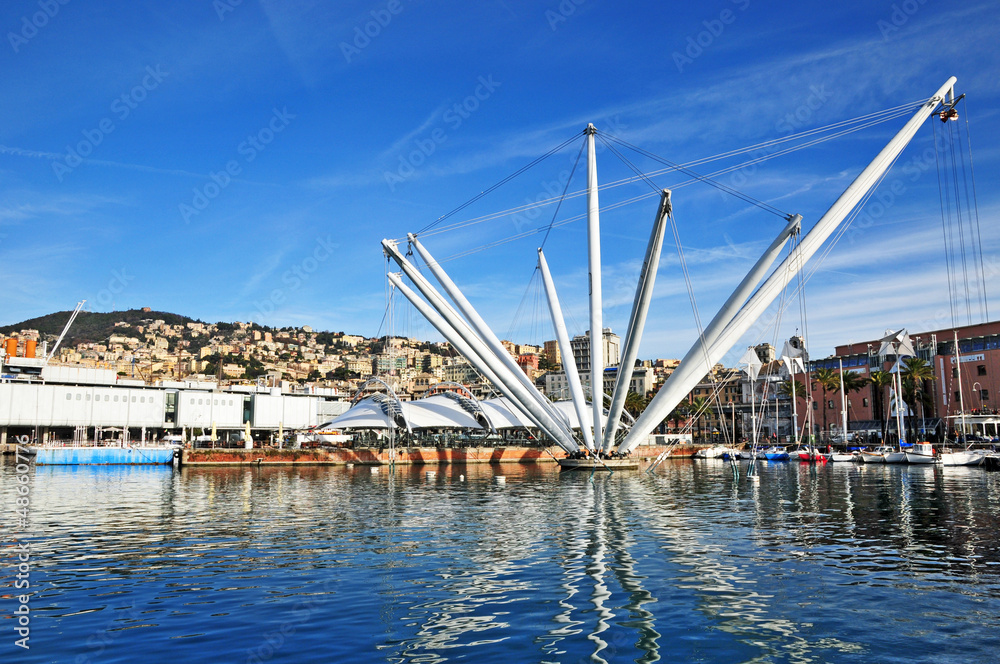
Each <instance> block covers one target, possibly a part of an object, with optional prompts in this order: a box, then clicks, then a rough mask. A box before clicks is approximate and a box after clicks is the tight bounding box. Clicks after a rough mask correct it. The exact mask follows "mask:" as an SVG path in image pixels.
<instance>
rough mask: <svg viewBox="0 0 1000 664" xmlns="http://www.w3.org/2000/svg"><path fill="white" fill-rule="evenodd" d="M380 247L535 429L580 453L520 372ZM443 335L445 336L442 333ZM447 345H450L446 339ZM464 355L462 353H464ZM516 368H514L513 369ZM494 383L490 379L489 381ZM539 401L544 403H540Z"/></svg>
mask: <svg viewBox="0 0 1000 664" xmlns="http://www.w3.org/2000/svg"><path fill="white" fill-rule="evenodd" d="M382 247H383V248H384V249H385V252H386V254H388V255H389V256H391V257H392V259H393V260H395V261H396V263H397V264H398V265H399V266H400V267H401V268H402V269H403V272H404V273H405V274H406V276H407V277H408V278H409V279H410V281H411V282H413V285H414V286H416V288H417V290H418V291H420V293H421V294H422V295H423V296H424V297H426V298H427V301H428V302H429V303H430V306H431V307H433V308H434V310H435V311H437V312H438V314H440V315H441V316H442V317H443V318H444V319H445V321H447V323H448V325H449V326H450V327H451V328H453V329H454V332H455V334H456V335H457V336H458V337H460V338H461V339H462V340H463V341H464V342H465V344H466V346H467V347H469V348H470V349H471V351H472V352H473V354H474V356H475V357H477V358H478V359H479V361H481V362H482V363H483V364H485V366H487V367H489V369H490V370H491V371H492V373H493V375H494V377H495V378H496V379H497V381H498V382H495V383H494V384H495V385H496V386H497V387H498V388H501V390H502V391H504V393H505V395H506V394H508V393H509V394H512V395H513V399H512V400H514V401H515V402H516V403H517V404H518V405H519V406H520V407H521V408H522V409H523V410H524V411H526V414H530V415H531V416H532V417H531V420H532V421H533V422H534V423H535V424H536V425H538V427H539V428H540V429H542V431H544V432H545V434H546V435H548V436H549V437H550V438H551V439H552V440H554V441H555V442H556V443H558V444H559V446H560V447H562V448H563V449H565V450H567V451H569V452H575V451H577V450H578V449H579V446H578V445H577V444H576V442H575V441H574V440H573V431H572V429H570V427H569V424H568V423H566V422H564V421H562V420H561V419H560V418H559V417H557V416H553V415H552V413H551V411H552V410H554V409H553V407H552V405H551V403H549V402H548V401H547V400H544V397H542V396H541V394H539V393H538V390H536V389H535V388H534V386H531V387H530V389H528V388H526V387H525V386H524V385H522V384H521V383H520V382H519V380H518V376H517V374H518V373H520V374H521V375H522V376H523V375H524V374H523V372H522V371H521V370H520V369H517V370H516V372H512V371H511V370H510V369H508V368H507V367H506V366H505V365H504V363H503V362H502V361H501V360H500V359H499V358H497V356H496V355H495V354H494V353H493V352H492V351H491V350H490V349H489V348H488V347H487V346H486V344H485V343H483V341H482V340H481V339H480V338H479V337H477V336H476V334H475V332H474V331H473V330H472V329H471V328H470V327H469V325H468V324H467V323H466V322H465V321H464V320H462V318H461V317H460V316H459V315H458V313H457V312H456V311H455V310H454V309H452V308H451V306H450V305H449V304H448V303H447V302H446V301H445V299H444V298H443V297H442V296H441V294H440V293H438V291H437V289H435V288H434V286H432V285H431V284H430V282H428V281H427V279H425V278H424V276H423V275H422V274H420V272H419V271H418V270H417V269H416V268H415V267H414V266H413V264H412V263H410V262H409V261H408V260H406V258H405V257H403V255H402V254H401V253H399V249H398V247H396V243H395V242H393V241H392V240H382ZM442 334H444V332H443V331H442ZM449 341H451V340H450V339H449ZM463 354H464V353H463ZM466 358H467V359H468V360H469V361H470V362H471V361H473V357H472V356H468V355H466ZM515 366H516V365H515ZM492 380H493V379H491V381H492ZM540 401H544V404H543V403H540Z"/></svg>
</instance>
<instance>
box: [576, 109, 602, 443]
mask: <svg viewBox="0 0 1000 664" xmlns="http://www.w3.org/2000/svg"><path fill="white" fill-rule="evenodd" d="M596 133H597V129H595V128H594V125H593V124H588V125H587V265H588V274H589V284H590V402H591V406H592V408H593V412H594V441H595V443H596V441H599V440H601V439H602V437H603V435H602V431H603V427H602V420H603V416H604V327H603V325H604V322H603V312H602V307H603V306H604V304H603V298H602V295H601V217H600V205H599V203H598V198H597V150H596V148H595V146H594V134H596ZM580 426H581V427H583V426H585V425H584V424H583V422H581V423H580Z"/></svg>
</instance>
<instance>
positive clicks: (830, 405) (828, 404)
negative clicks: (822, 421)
mask: <svg viewBox="0 0 1000 664" xmlns="http://www.w3.org/2000/svg"><path fill="white" fill-rule="evenodd" d="M826 407H827V408H833V399H830V400H829V401H827V402H826Z"/></svg>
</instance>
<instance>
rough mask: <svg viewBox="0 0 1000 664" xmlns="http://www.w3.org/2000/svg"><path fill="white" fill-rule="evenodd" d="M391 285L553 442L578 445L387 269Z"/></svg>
mask: <svg viewBox="0 0 1000 664" xmlns="http://www.w3.org/2000/svg"><path fill="white" fill-rule="evenodd" d="M386 276H387V277H388V278H389V281H390V282H391V283H392V285H393V286H394V287H396V288H398V289H399V291H400V292H401V293H402V294H403V295H404V296H405V297H406V299H407V300H409V301H410V302H411V303H412V304H413V306H414V307H415V308H416V309H417V311H419V312H420V314H421V315H423V316H424V318H426V319H427V321H428V322H429V323H430V324H431V325H433V326H434V327H435V328H436V329H437V331H438V332H440V333H441V335H442V336H444V338H445V339H447V340H448V343H450V344H452V345H453V346H454V347H455V349H456V350H457V351H458V352H460V353H461V354H462V355H463V356H464V357H465V358H466V359H467V360H469V362H471V363H472V365H473V366H475V367H476V369H477V370H478V371H479V372H481V373H482V374H483V375H484V376H486V378H487V380H489V381H490V382H491V383H493V384H494V385H496V386H497V388H498V389H499V390H500V391H501V393H503V395H504V396H505V397H507V399H509V400H510V402H511V403H512V404H514V406H515V407H517V408H518V409H519V410H520V411H521V412H522V414H523V415H524V416H525V417H527V418H528V419H529V420H531V421H532V422H533V423H534V424H535V425H536V426H537V427H538V428H539V429H541V430H542V431H543V432H544V433H545V434H546V435H547V436H548V437H549V438H551V439H552V440H554V441H556V443H557V444H558V445H559V446H560V447H562V448H563V449H564V450H566V451H567V452H576V451H577V450H578V449H579V447H578V446H577V445H576V443H575V442H573V440H572V438H570V439H567V438H565V436H561V435H559V433H557V429H554V428H553V427H552V426H551V424H550V423H549V422H546V421H545V418H544V417H541V416H540V415H539V414H538V413H536V412H533V409H532V407H531V404H525V403H524V402H523V396H524V395H523V394H521V395H519V394H517V392H518V390H516V389H512V388H511V387H510V386H509V385H508V384H507V383H506V382H505V381H503V380H501V379H500V378H498V377H497V375H496V374H495V373H494V372H493V370H492V368H491V367H490V363H489V362H488V361H487V359H486V358H483V357H482V356H481V355H480V354H479V353H478V352H477V351H476V350H475V349H474V348H473V346H472V344H470V343H468V342H467V341H466V340H465V339H464V338H463V336H462V335H461V334H460V333H459V332H458V331H457V330H456V329H455V327H454V326H452V325H451V324H450V323H449V322H448V321H447V320H446V319H445V318H444V317H443V316H441V315H440V314H438V313H437V312H436V311H435V310H434V308H433V307H431V305H429V304H427V303H426V302H424V301H423V300H422V299H421V298H420V296H418V295H417V294H416V293H414V292H413V291H412V290H411V289H410V288H409V287H408V286H407V285H406V284H404V283H403V280H402V279H401V278H400V276H399V275H398V274H393V273H389V274H388V275H386Z"/></svg>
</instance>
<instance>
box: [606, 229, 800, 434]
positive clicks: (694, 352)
mask: <svg viewBox="0 0 1000 664" xmlns="http://www.w3.org/2000/svg"><path fill="white" fill-rule="evenodd" d="M801 223H802V216H801V215H797V214H796V215H793V216H792V217H790V218H789V220H788V223H787V224H786V225H785V228H784V229H783V230H782V231H781V233H779V234H778V236H777V237H776V238H774V241H773V242H771V246H769V247H768V248H767V250H766V251H765V252H764V253H763V254H761V257H760V258H759V259H757V263H756V264H754V266H753V267H752V268H750V271H749V272H747V275H746V276H745V277H743V281H741V282H740V285H739V286H737V287H736V290H735V291H733V294H732V295H730V296H729V299H728V300H726V302H725V304H723V305H722V308H721V309H719V313H717V314H715V318H713V319H712V322H710V323H709V324H708V327H706V328H705V331H704V333H703V334H702V335H701V337H700V338H699V339H698V341H696V342H695V344H694V345H693V346H692V347H691V349H690V350H689V351H688V352H687V355H685V356H684V359H683V360H681V363H680V365H678V367H677V369H676V370H675V371H674V372H673V373H672V374H670V376H669V377H667V380H666V382H665V383H664V384H663V387H661V388H660V391H659V392H657V393H656V396H655V397H653V400H652V401H650V402H649V404H648V405H647V406H646V410H645V411H643V414H642V415H641V416H640V417H639V419H638V420H637V421H636V423H635V424H634V425H632V432H634V431H635V430H636V426H637V425H639V424H640V423H642V425H643V426H646V422H647V419H646V418H647V413H649V412H650V411H651V410H652V409H654V408H656V409H657V410H656V412H661V411H662V412H663V417H661V418H660V419H659V420H657V421H656V422H654V423H653V424H652V425H651V426H650V429H649V430H648V431H646V432H645V433H644V434H643V436H645V435H647V434H648V433H649V432H650V431H652V430H653V429H654V428H655V427H656V425H657V424H659V423H660V422H661V421H663V418H664V417H666V416H667V415H669V414H670V411H671V410H673V408H674V407H675V406H676V405H677V404H679V403H680V402H681V399H683V398H684V397H685V396H687V394H688V393H689V392H690V391H691V388H693V387H694V386H695V385H697V384H698V381H700V380H701V379H702V377H704V376H705V374H706V373H708V372H709V371H711V370H712V366H713V365H714V364H715V361H713V360H711V359H710V358H709V349H710V348H711V347H712V344H713V342H714V341H715V340H716V339H718V338H719V335H721V334H722V333H723V331H725V329H726V326H727V325H728V324H729V323H730V322H731V321H732V319H733V317H734V316H736V314H737V313H738V312H739V311H740V307H741V306H742V305H743V303H744V302H746V300H747V298H748V297H749V296H750V294H751V293H752V292H753V289H754V288H756V287H757V284H759V283H760V280H761V279H763V278H764V275H766V274H767V271H768V270H769V269H770V268H771V265H772V264H774V261H775V260H777V258H778V255H779V254H780V253H781V251H782V249H784V247H785V243H787V242H788V239H789V238H790V237H791V236H792V235H794V234H795V233H798V232H799V230H800V228H801ZM727 348H728V347H727ZM664 404H667V405H664ZM631 437H632V436H631V432H630V435H629V436H628V437H627V438H626V439H625V440H623V441H622V448H621V451H623V452H627V451H628V450H630V449H632V447H635V445H637V444H638V440H636V441H635V442H632V443H630V440H629V439H630V438H631ZM626 444H630V447H627V448H626V447H624V446H625V445H626Z"/></svg>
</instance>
